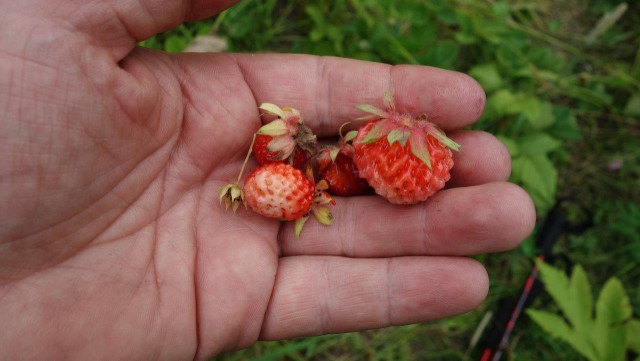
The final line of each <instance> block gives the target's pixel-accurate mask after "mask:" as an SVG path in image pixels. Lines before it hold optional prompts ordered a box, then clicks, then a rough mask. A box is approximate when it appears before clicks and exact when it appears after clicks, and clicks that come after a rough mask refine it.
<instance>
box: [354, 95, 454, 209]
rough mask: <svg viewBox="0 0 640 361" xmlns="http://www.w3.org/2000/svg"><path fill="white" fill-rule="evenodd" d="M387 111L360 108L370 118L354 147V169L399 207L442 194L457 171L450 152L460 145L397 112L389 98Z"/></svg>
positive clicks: (432, 126) (431, 126)
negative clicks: (453, 168)
mask: <svg viewBox="0 0 640 361" xmlns="http://www.w3.org/2000/svg"><path fill="white" fill-rule="evenodd" d="M385 106H386V110H381V109H378V108H376V107H374V106H371V105H360V106H358V107H357V108H358V109H360V110H363V111H365V112H367V113H370V115H368V116H365V117H362V118H359V119H361V120H370V121H371V122H369V123H367V124H365V125H364V126H362V127H361V128H360V129H359V130H358V135H357V136H356V138H355V139H354V141H353V144H354V149H355V155H354V157H353V160H354V163H355V164H356V166H357V167H358V170H359V172H360V176H361V177H363V178H365V179H366V180H367V182H368V183H369V185H371V186H372V187H373V188H374V189H375V191H376V193H378V194H379V195H381V196H383V197H384V198H386V199H387V200H388V201H389V202H391V203H395V204H414V203H417V202H421V201H424V200H426V199H427V198H428V197H430V196H431V195H433V194H434V193H436V192H437V191H438V190H440V189H442V188H443V187H444V185H445V182H447V181H448V180H449V178H450V174H449V172H450V170H451V168H452V167H453V159H452V152H451V149H453V150H456V151H459V150H460V145H458V144H457V143H456V142H454V141H453V140H451V139H449V138H447V136H446V135H445V134H444V132H443V131H442V130H440V129H439V128H438V127H437V126H436V125H435V124H433V123H431V122H430V121H428V120H427V117H426V115H423V116H419V117H415V116H413V115H410V114H405V113H400V112H398V111H397V110H396V108H395V104H394V102H393V97H392V96H391V95H389V94H388V95H385Z"/></svg>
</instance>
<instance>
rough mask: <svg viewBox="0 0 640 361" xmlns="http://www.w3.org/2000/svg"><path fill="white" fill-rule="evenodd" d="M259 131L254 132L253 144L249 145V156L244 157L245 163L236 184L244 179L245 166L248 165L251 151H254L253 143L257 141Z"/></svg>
mask: <svg viewBox="0 0 640 361" xmlns="http://www.w3.org/2000/svg"><path fill="white" fill-rule="evenodd" d="M256 135H257V133H253V139H251V145H250V146H249V151H248V152H247V156H246V157H244V163H242V168H240V174H238V180H237V181H236V184H240V180H241V179H242V173H244V167H245V166H246V165H247V162H248V161H249V156H251V152H252V151H253V143H255V142H256Z"/></svg>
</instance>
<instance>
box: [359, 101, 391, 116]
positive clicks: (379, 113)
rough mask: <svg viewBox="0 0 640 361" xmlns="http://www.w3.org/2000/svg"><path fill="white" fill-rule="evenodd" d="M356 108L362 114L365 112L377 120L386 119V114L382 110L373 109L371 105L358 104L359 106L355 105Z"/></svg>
mask: <svg viewBox="0 0 640 361" xmlns="http://www.w3.org/2000/svg"><path fill="white" fill-rule="evenodd" d="M356 108H357V109H359V110H362V111H363V112H367V113H370V114H373V115H375V116H377V117H379V118H386V117H387V113H386V112H385V111H384V110H382V109H379V108H377V107H374V106H373V105H370V104H360V105H356Z"/></svg>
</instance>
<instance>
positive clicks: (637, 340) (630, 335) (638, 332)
mask: <svg viewBox="0 0 640 361" xmlns="http://www.w3.org/2000/svg"><path fill="white" fill-rule="evenodd" d="M627 347H628V348H629V349H630V350H633V351H634V352H636V353H639V354H640V320H637V319H633V320H630V321H629V322H627Z"/></svg>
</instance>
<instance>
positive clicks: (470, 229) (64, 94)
mask: <svg viewBox="0 0 640 361" xmlns="http://www.w3.org/2000/svg"><path fill="white" fill-rule="evenodd" d="M231 2H232V1H219V2H213V1H204V0H202V1H191V2H188V1H182V2H172V1H166V0H162V1H161V0H157V1H151V0H139V1H125V0H116V1H111V2H91V3H85V2H82V1H66V2H61V3H60V2H49V1H45V0H39V1H31V2H26V3H21V2H15V1H9V0H5V1H3V3H2V8H3V9H4V10H3V13H2V14H1V15H0V23H2V24H3V25H4V26H5V29H8V30H6V31H4V32H3V34H5V35H3V36H2V39H0V49H1V50H2V52H1V54H2V56H0V82H2V85H1V87H0V89H3V90H2V92H0V104H2V107H3V108H2V110H3V114H2V118H0V164H2V168H1V169H0V302H1V303H0V304H1V305H2V306H1V307H0V324H2V325H3V326H2V328H1V329H0V350H3V356H6V357H8V358H10V359H16V358H25V359H37V358H44V357H46V358H48V359H68V358H78V359H87V358H90V359H95V358H110V359H142V358H150V359H151V358H153V359H186V358H198V359H206V358H208V357H210V356H212V355H214V354H217V353H219V352H222V351H224V350H232V349H237V348H241V347H246V346H249V345H250V344H252V343H253V342H255V341H256V340H259V339H263V340H273V339H281V338H289V337H294V336H301V335H313V334H321V333H330V332H345V331H352V330H361V329H367V328H376V327H383V326H388V325H400V324H406V323H413V322H423V321H427V320H431V319H434V318H438V317H444V316H449V315H453V314H457V313H461V312H465V311H467V310H470V309H472V308H474V307H475V306H477V305H478V304H479V303H480V302H481V301H482V300H483V299H484V297H485V295H486V292H487V288H488V280H487V275H486V272H485V270H484V269H483V267H482V266H481V265H480V264H479V263H478V262H476V261H474V260H472V259H469V258H466V257H464V256H466V255H472V254H477V253H482V252H495V251H501V250H505V249H509V248H511V247H514V246H515V245H516V244H517V243H518V242H519V241H520V240H521V239H523V238H524V237H525V236H526V235H527V234H528V233H529V232H530V231H531V229H532V227H533V222H534V210H533V206H532V203H531V201H530V199H529V197H528V196H527V195H526V193H524V192H523V191H522V190H521V189H520V188H518V187H516V186H514V185H511V184H509V183H505V182H504V181H505V180H506V179H507V177H508V175H509V172H510V161H509V156H508V154H507V152H506V150H505V149H504V147H503V146H502V145H501V144H500V143H499V142H498V141H497V140H496V139H495V138H494V137H493V136H491V135H489V134H486V133H482V132H471V131H456V130H457V129H460V128H462V127H464V126H466V125H468V124H471V123H472V122H473V121H475V120H476V119H477V118H478V117H479V116H480V114H481V112H482V110H483V107H484V93H483V92H482V90H481V89H480V87H479V86H478V85H477V84H476V83H475V82H474V81H473V80H471V79H470V78H469V77H467V76H464V75H461V74H457V73H453V72H448V71H443V70H439V69H434V68H429V67H417V66H396V67H391V66H387V65H382V64H374V63H364V62H358V61H352V60H345V59H337V58H318V57H311V56H301V55H295V56H294V55H251V54H244V55H234V54H174V55H169V54H164V53H160V52H156V51H151V50H146V49H139V48H136V47H135V43H136V41H139V40H142V39H144V38H147V37H148V36H150V35H152V34H154V33H157V32H159V31H163V30H166V29H168V28H171V27H173V26H175V25H177V24H178V23H180V22H182V21H184V20H194V19H196V18H201V17H204V16H210V15H211V14H213V13H215V12H217V11H219V10H221V9H223V8H224V7H226V6H228V5H229V4H230V3H231ZM8 34H11V36H9V35H8ZM388 89H392V90H393V91H394V93H395V95H396V101H397V105H398V107H399V108H400V109H405V110H408V111H411V112H414V113H423V112H424V113H427V114H429V115H432V116H434V117H435V118H436V119H437V122H438V123H439V124H440V125H441V126H442V127H443V128H444V129H445V130H448V131H450V132H449V135H450V136H451V137H452V138H453V139H454V140H456V141H457V142H458V143H460V144H461V145H462V146H463V149H464V152H463V153H460V154H456V155H455V163H456V165H455V166H454V168H453V171H452V180H451V182H450V183H449V188H448V189H445V190H443V191H441V192H439V193H438V194H437V195H435V196H434V197H433V198H431V199H429V200H428V201H427V202H426V203H423V204H419V205H416V206H411V207H399V206H393V205H391V204H389V203H387V202H386V201H384V200H381V199H380V198H379V197H354V198H348V199H341V198H338V199H337V203H338V204H337V206H336V207H333V209H332V212H333V213H334V216H335V222H334V225H333V226H331V227H328V228H327V227H324V226H321V225H318V224H317V223H314V222H312V221H310V222H308V223H307V225H306V226H305V229H304V231H303V233H302V236H301V237H300V238H299V239H294V238H293V230H292V225H291V224H288V223H287V224H281V223H279V222H277V221H273V220H268V219H264V218H261V217H260V216H256V215H254V214H252V213H251V212H250V211H244V210H241V211H239V212H238V214H236V215H231V214H229V213H226V212H225V210H224V207H221V206H220V205H219V204H218V203H217V196H218V190H219V188H220V187H221V186H222V185H224V184H225V183H228V182H229V181H232V180H234V177H235V175H236V174H237V172H238V170H239V168H240V166H241V164H242V161H243V158H244V155H245V152H246V150H247V147H248V144H249V142H250V140H251V136H252V134H253V132H254V131H255V130H256V129H257V128H258V127H259V126H260V116H259V112H258V107H257V106H258V104H260V103H262V102H272V103H275V104H279V105H282V106H287V105H288V106H293V107H295V108H298V109H300V111H301V112H302V114H303V116H304V117H305V122H306V124H307V125H309V126H311V128H312V129H313V130H314V131H315V132H316V133H317V134H318V135H320V136H332V135H335V133H336V132H337V129H338V127H339V125H340V124H342V123H343V122H345V121H348V120H350V119H352V118H353V117H355V116H358V115H360V114H359V111H358V110H356V109H355V108H354V107H353V106H354V105H355V104H361V103H369V104H379V103H380V100H381V97H382V94H383V93H384V91H385V90H388Z"/></svg>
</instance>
